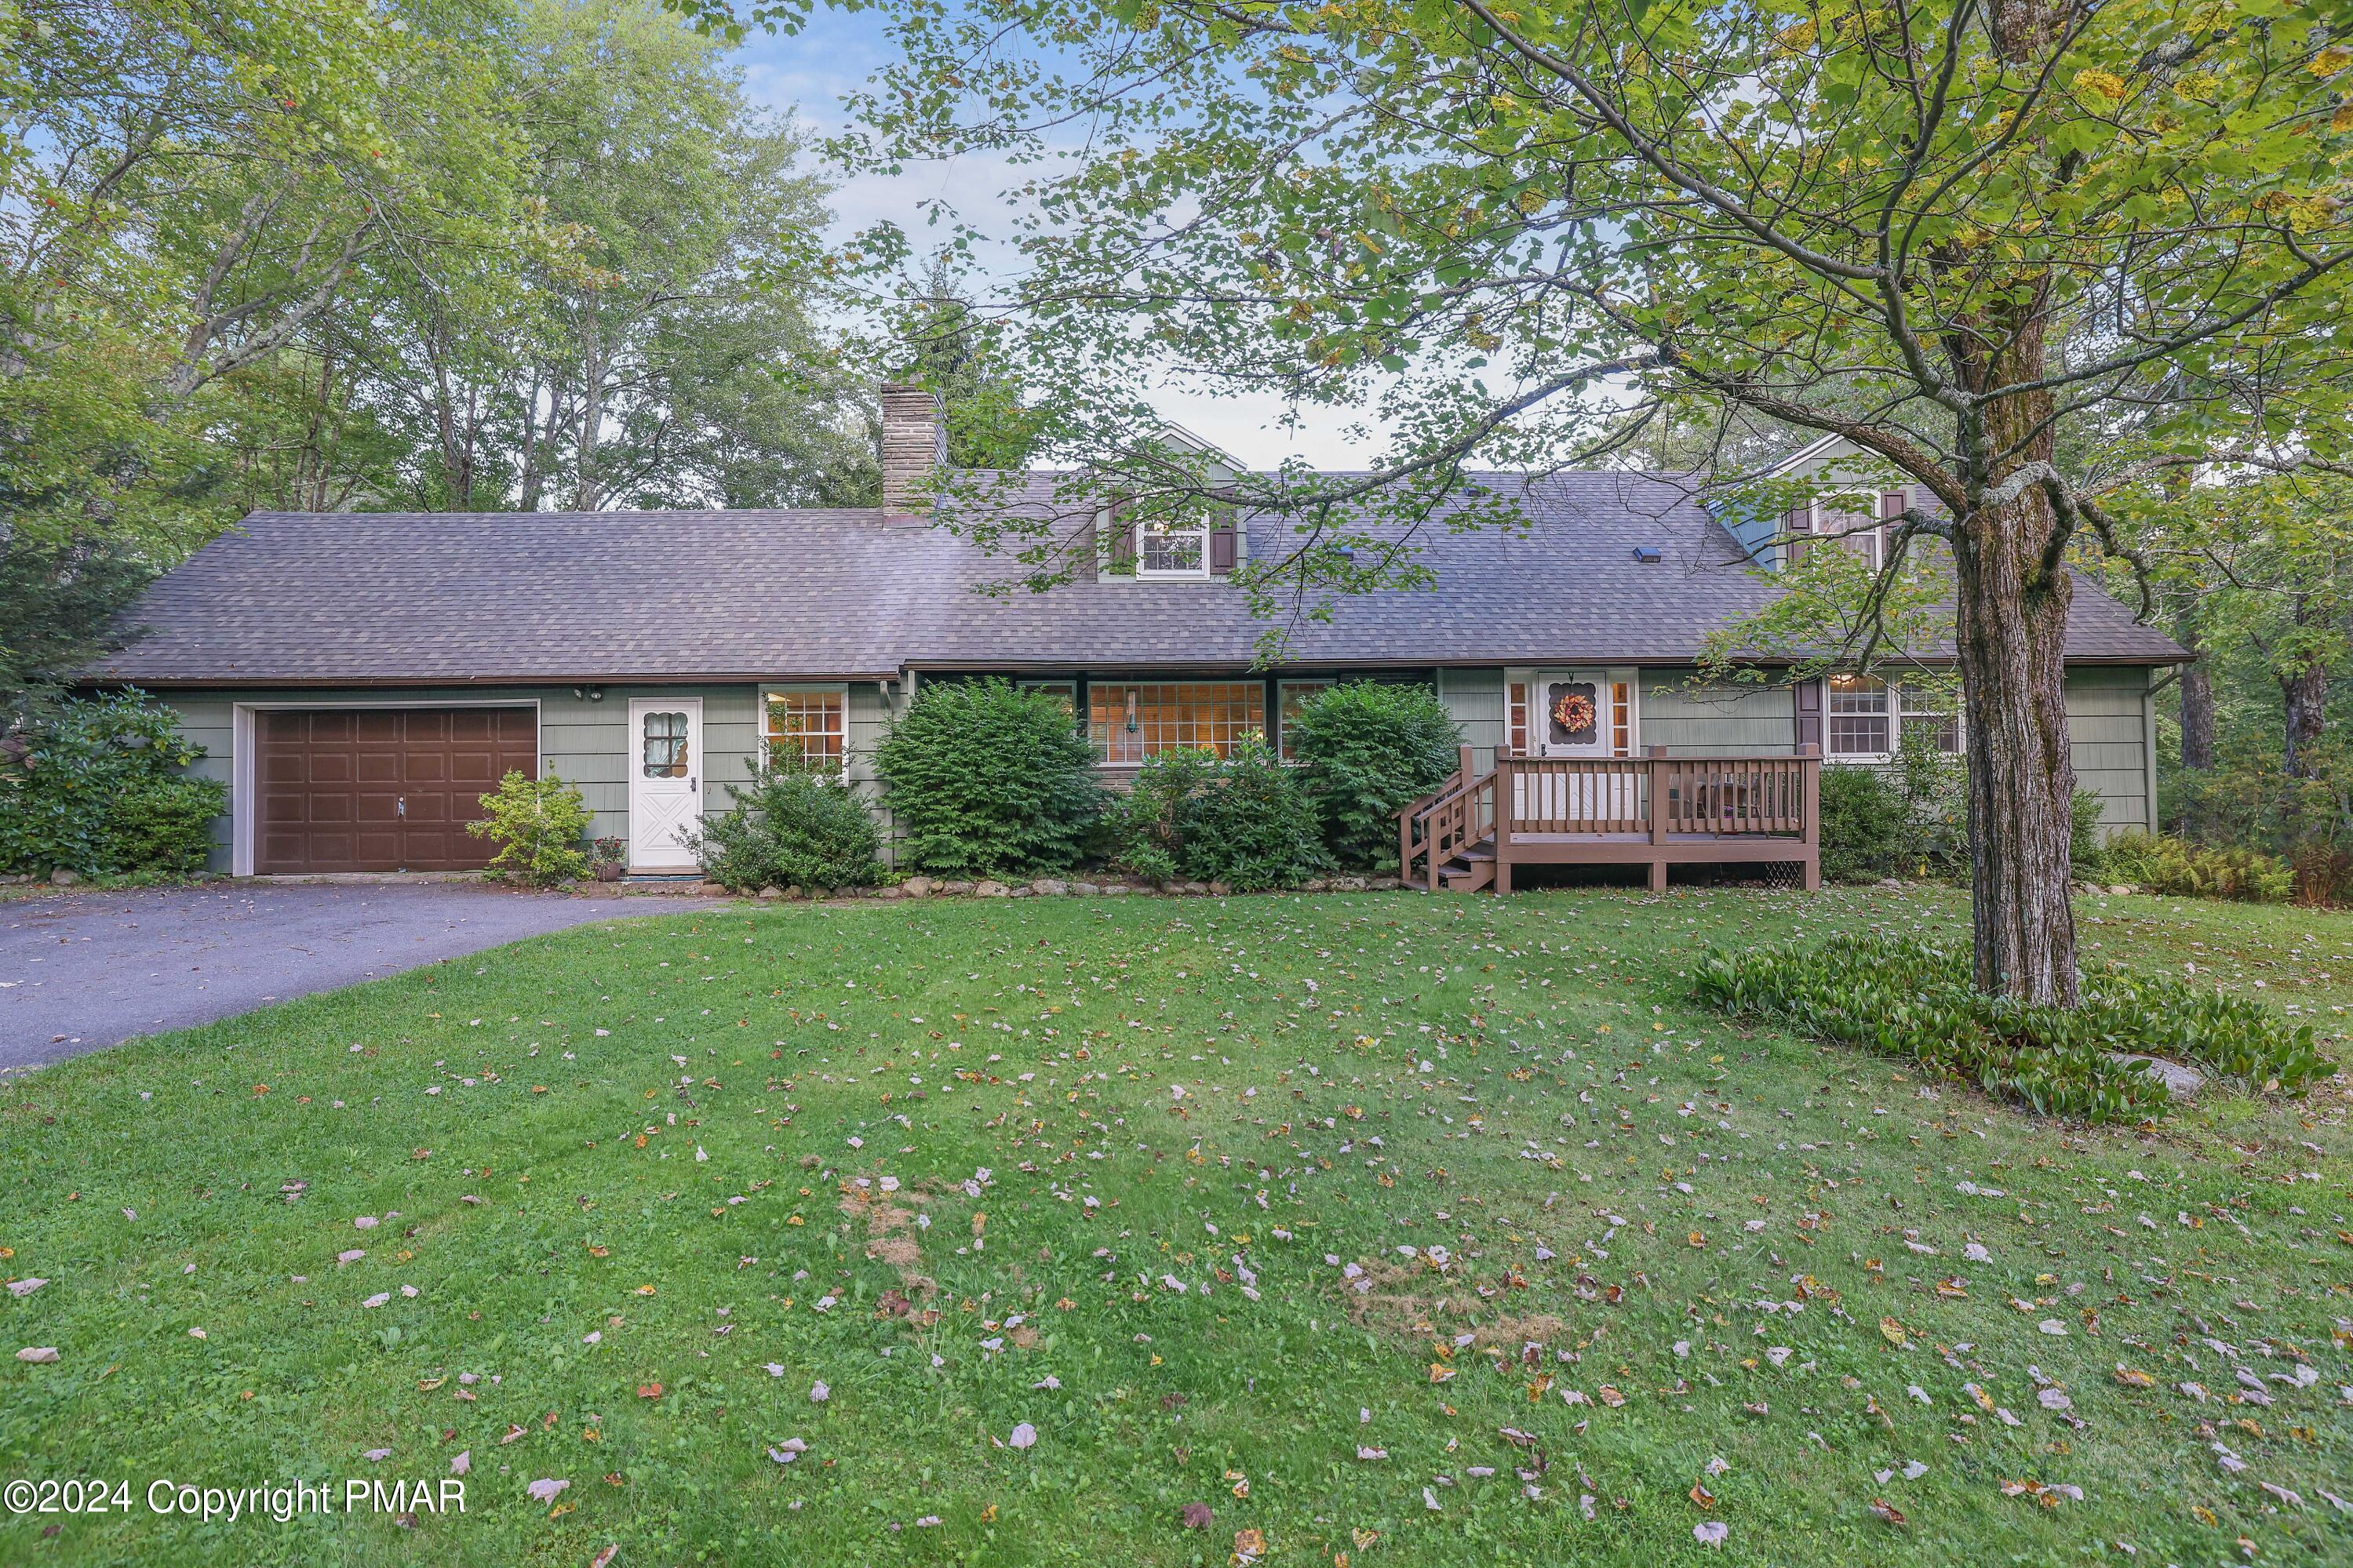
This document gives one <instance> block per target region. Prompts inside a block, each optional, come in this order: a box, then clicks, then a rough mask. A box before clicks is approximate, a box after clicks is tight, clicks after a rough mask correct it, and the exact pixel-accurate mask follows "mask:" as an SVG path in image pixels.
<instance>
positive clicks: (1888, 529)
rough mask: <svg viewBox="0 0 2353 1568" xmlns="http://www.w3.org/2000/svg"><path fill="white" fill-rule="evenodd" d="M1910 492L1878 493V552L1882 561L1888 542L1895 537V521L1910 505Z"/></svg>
mask: <svg viewBox="0 0 2353 1568" xmlns="http://www.w3.org/2000/svg"><path fill="white" fill-rule="evenodd" d="M1910 500H1911V496H1910V492H1908V491H1905V490H1883V491H1881V492H1880V496H1879V552H1880V556H1881V558H1882V559H1884V558H1885V557H1886V554H1887V545H1888V542H1890V541H1892V540H1893V539H1894V537H1895V529H1896V526H1897V525H1896V521H1895V520H1896V519H1897V518H1900V517H1902V516H1903V515H1904V509H1905V506H1906V505H1908V504H1909V503H1910Z"/></svg>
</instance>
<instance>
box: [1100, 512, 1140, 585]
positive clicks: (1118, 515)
mask: <svg viewBox="0 0 2353 1568" xmlns="http://www.w3.org/2000/svg"><path fill="white" fill-rule="evenodd" d="M1104 526H1105V527H1107V528H1109V529H1110V530H1111V533H1110V536H1109V538H1108V540H1107V541H1106V542H1105V544H1104V549H1103V553H1104V554H1105V555H1106V556H1107V557H1109V559H1110V563H1111V564H1112V566H1113V568H1115V569H1116V570H1119V571H1122V572H1132V571H1134V569H1135V519H1134V518H1133V517H1129V516H1126V515H1124V513H1123V512H1122V510H1120V508H1118V507H1117V506H1113V508H1112V509H1111V515H1110V518H1109V520H1108V521H1106V522H1105V524H1104Z"/></svg>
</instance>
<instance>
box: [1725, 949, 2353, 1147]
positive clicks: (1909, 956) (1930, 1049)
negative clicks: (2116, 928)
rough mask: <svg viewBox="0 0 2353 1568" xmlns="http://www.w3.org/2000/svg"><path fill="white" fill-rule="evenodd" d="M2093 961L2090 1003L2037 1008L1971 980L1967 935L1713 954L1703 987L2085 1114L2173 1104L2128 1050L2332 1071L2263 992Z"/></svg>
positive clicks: (2236, 1065)
mask: <svg viewBox="0 0 2353 1568" xmlns="http://www.w3.org/2000/svg"><path fill="white" fill-rule="evenodd" d="M2083 969H2084V974H2083V1005H2082V1006H2081V1007H2080V1008H2076V1009H2068V1008H2062V1007H2048V1006H2035V1005H2029V1004H2026V1003H2022V1002H2019V1001H2016V1000H2015V999H2013V998H2010V997H2008V996H1989V995H1986V994H1982V993H1980V992H1978V991H1977V990H1975V989H1973V988H1972V986H1971V984H1970V979H1969V954H1968V948H1967V946H1966V945H1963V946H1959V947H1941V946H1938V945H1936V944H1935V943H1933V942H1927V941H1925V940H1923V939H1920V938H1917V937H1892V936H1864V937H1847V938H1840V939H1837V940H1834V941H1831V942H1821V943H1816V944H1811V945H1805V944H1798V943H1784V944H1780V945H1773V946H1764V947H1751V948H1745V949H1738V950H1734V951H1728V952H1720V953H1714V954H1710V955H1708V956H1707V957H1704V958H1703V959H1702V960H1701V961H1700V963H1699V964H1698V965H1697V967H1696V969H1695V970H1694V977H1693V985H1694V992H1695V994H1697V996H1698V997H1699V999H1700V1000H1702V1001H1703V1002H1705V1003H1707V1004H1709V1005H1713V1006H1715V1007H1717V1008H1719V1009H1721V1010H1722V1011H1724V1012H1725V1013H1728V1014H1730V1015H1732V1016H1736V1017H1742V1018H1751V1019H1756V1020H1759V1021H1762V1022H1766V1023H1772V1024H1778V1025H1783V1026H1788V1027H1790V1028H1793V1029H1796V1030H1798V1031H1799V1032H1801V1033H1804V1034H1808V1035H1811V1036H1813V1037H1816V1038H1818V1039H1825V1040H1838V1041H1843V1042H1845V1043H1848V1044H1851V1045H1857V1046H1862V1047H1864V1048H1866V1049H1871V1050H1876V1051H1879V1052H1882V1053H1883V1054H1884V1055H1888V1056H1893V1057H1901V1058H1905V1059H1907V1060H1910V1061H1915V1062H1917V1063H1919V1064H1920V1065H1922V1066H1923V1067H1926V1068H1929V1069H1930V1070H1931V1071H1934V1072H1937V1073H1941V1074H1944V1075H1947V1076H1949V1077H1952V1078H1956V1079H1961V1080H1963V1081H1965V1082H1968V1083H1971V1084H1974V1085H1976V1086H1977V1087H1978V1088H1979V1089H1984V1090H1985V1091H1986V1092H1987V1093H1989V1094H2002V1095H2008V1096H2010V1098H2012V1099H2015V1100H2021V1101H2023V1102H2025V1103H2026V1104H2028V1105H2030V1106H2031V1107H2033V1108H2034V1109H2035V1110H2039V1111H2042V1112H2043V1113H2045V1114H2047V1115H2056V1116H2073V1117H2080V1118H2083V1119H2084V1120H2085V1121H2137V1120H2139V1119H2140V1118H2142V1117H2143V1116H2145V1115H2147V1114H2148V1113H2150V1112H2152V1111H2156V1110H2162V1109H2164V1107H2165V1104H2166V1101H2167V1098H2168V1097H2167V1091H2166V1089H2165V1086H2164V1084H2163V1082H2162V1081H2161V1080H2159V1079H2155V1078H2152V1077H2151V1076H2150V1075H2148V1074H2147V1073H2146V1072H2144V1071H2142V1070H2141V1069H2139V1068H2135V1067H2133V1066H2132V1065H2131V1064H2130V1062H2129V1061H2128V1060H2126V1059H2125V1058H2126V1057H2128V1056H2130V1055H2134V1054H2140V1055H2147V1056H2158V1057H2165V1058H2169V1059H2171V1060H2174V1061H2181V1062H2188V1063H2189V1064H2190V1065H2192V1066H2194V1067H2197V1068H2202V1069H2204V1070H2205V1071H2207V1072H2209V1073H2214V1074H2219V1075H2221V1076H2222V1077H2225V1078H2230V1079H2237V1080H2239V1081H2240V1082H2242V1083H2243V1084H2245V1085H2246V1086H2248V1087H2249V1088H2251V1089H2263V1088H2268V1087H2276V1088H2279V1089H2285V1090H2287V1091H2288V1092H2290V1093H2302V1092H2303V1091H2304V1090H2305V1089H2306V1087H2307V1086H2309V1085H2310V1084H2312V1083H2313V1082H2314V1081H2316V1079H2322V1078H2325V1077H2327V1075H2328V1074H2329V1073H2330V1072H2331V1071H2333V1070H2334V1068H2333V1067H2332V1065H2331V1064H2330V1063H2329V1062H2328V1061H2327V1058H2323V1057H2322V1056H2321V1055H2320V1052H2319V1049H2318V1047H2317V1046H2316V1043H2315V1039H2314V1033H2313V1028H2312V1026H2311V1025H2309V1024H2295V1023H2291V1022H2290V1021H2288V1020H2286V1019H2284V1018H2282V1017H2281V1016H2278V1015H2277V1014H2274V1013H2273V1012H2272V1011H2271V1010H2270V1009H2269V1008H2267V1007H2265V1006H2263V1005H2262V1004H2261V1003H2259V1002H2253V1001H2249V1000H2247V999H2245V998H2243V997H2237V996H2226V995H2223V994H2221V993H2220V992H2218V991H2214V990H2211V989H2201V988H2200V987H2199V986H2197V985H2195V984H2190V983H2189V982H2186V981H2183V980H2180V979H2177V978H2175V977H2173V976H2171V975H2167V974H2137V973H2131V972H2129V971H2126V970H2125V969H2122V968H2119V967H2117V966H2116V965H2113V964H2107V963H2101V962H2099V961H2097V960H2094V961H2091V962H2087V963H2084V966H2083Z"/></svg>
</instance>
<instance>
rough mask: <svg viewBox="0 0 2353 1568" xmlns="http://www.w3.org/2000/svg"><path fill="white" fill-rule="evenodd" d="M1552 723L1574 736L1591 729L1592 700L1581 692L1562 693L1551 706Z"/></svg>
mask: <svg viewBox="0 0 2353 1568" xmlns="http://www.w3.org/2000/svg"><path fill="white" fill-rule="evenodd" d="M1552 721H1553V722H1554V723H1556V724H1557V725H1559V726H1560V727H1561V728H1562V729H1563V730H1566V731H1568V732H1569V733H1570V734H1572V735H1574V734H1576V733H1577V731H1580V730H1590V729H1591V728H1593V699H1592V698H1590V697H1588V696H1587V695H1585V693H1584V692H1582V691H1569V692H1564V693H1562V695H1561V699H1560V700H1559V701H1557V702H1556V703H1554V704H1553V705H1552Z"/></svg>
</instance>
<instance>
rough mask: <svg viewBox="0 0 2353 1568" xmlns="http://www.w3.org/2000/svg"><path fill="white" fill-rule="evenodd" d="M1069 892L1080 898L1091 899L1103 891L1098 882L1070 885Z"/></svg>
mask: <svg viewBox="0 0 2353 1568" xmlns="http://www.w3.org/2000/svg"><path fill="white" fill-rule="evenodd" d="M1102 891H1103V885H1102V884H1101V883H1098V882H1073V883H1071V892H1073V893H1075V894H1077V895H1078V896H1079V897H1080V898H1082V899H1092V898H1093V897H1094V896H1095V895H1096V894H1097V893H1100V892H1102Z"/></svg>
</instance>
